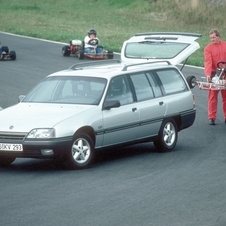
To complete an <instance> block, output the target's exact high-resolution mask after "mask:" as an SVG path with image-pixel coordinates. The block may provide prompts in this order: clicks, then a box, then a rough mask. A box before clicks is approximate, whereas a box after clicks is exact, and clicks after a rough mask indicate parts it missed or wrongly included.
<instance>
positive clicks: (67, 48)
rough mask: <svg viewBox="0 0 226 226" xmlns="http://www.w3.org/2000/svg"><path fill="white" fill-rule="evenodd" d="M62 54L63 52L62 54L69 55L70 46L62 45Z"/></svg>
mask: <svg viewBox="0 0 226 226" xmlns="http://www.w3.org/2000/svg"><path fill="white" fill-rule="evenodd" d="M62 54H63V56H70V55H71V50H70V46H63V47H62Z"/></svg>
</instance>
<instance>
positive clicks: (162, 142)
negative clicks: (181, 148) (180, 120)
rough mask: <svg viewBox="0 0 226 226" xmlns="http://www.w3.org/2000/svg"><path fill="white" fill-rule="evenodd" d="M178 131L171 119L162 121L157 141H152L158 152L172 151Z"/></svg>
mask: <svg viewBox="0 0 226 226" xmlns="http://www.w3.org/2000/svg"><path fill="white" fill-rule="evenodd" d="M177 137H178V131H177V126H176V123H175V121H174V120H173V119H166V120H164V121H163V123H162V126H161V128H160V131H159V135H158V140H156V141H154V145H155V147H156V148H157V149H158V151H160V152H169V151H172V150H173V149H174V148H175V146H176V144H177Z"/></svg>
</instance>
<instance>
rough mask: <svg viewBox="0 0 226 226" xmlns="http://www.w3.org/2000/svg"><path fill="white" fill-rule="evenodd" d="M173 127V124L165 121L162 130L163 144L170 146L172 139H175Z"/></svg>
mask: <svg viewBox="0 0 226 226" xmlns="http://www.w3.org/2000/svg"><path fill="white" fill-rule="evenodd" d="M175 136H176V135H175V128H174V126H173V124H171V123H167V124H166V125H165V127H164V131H163V137H164V141H165V144H166V145H167V146H171V145H172V144H173V143H174V141H175Z"/></svg>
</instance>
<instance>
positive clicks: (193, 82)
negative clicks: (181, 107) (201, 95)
mask: <svg viewBox="0 0 226 226" xmlns="http://www.w3.org/2000/svg"><path fill="white" fill-rule="evenodd" d="M186 80H187V83H188V85H189V87H190V89H193V88H194V87H195V85H196V78H195V76H194V75H189V76H188V77H187V78H186Z"/></svg>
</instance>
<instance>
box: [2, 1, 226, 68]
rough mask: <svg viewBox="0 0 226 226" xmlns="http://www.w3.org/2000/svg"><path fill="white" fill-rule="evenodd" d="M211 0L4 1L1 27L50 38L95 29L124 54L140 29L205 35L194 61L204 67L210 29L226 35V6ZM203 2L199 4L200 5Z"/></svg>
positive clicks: (103, 40) (72, 36)
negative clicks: (132, 37)
mask: <svg viewBox="0 0 226 226" xmlns="http://www.w3.org/2000/svg"><path fill="white" fill-rule="evenodd" d="M208 2H210V1H208V0H196V1H195V0H187V1H184V0H142V1H140V0H76V1H75V0H65V1H61V0H10V1H9V0H0V6H1V7H0V30H1V31H5V32H11V33H15V34H21V35H27V36H32V37H37V38H44V39H48V40H54V41H60V42H69V40H70V39H83V38H84V36H85V35H86V34H87V31H88V30H89V29H90V28H95V29H96V30H97V33H98V37H99V38H100V40H101V44H102V45H103V46H104V47H105V48H106V49H111V50H113V51H117V52H120V50H121V47H122V43H123V41H124V40H126V39H128V38H130V37H131V36H133V35H134V34H136V33H138V32H148V31H175V32H178V31H180V32H195V33H201V34H202V35H203V36H202V38H200V39H198V42H199V44H200V46H201V48H200V49H199V50H198V51H196V53H194V54H193V55H192V56H191V57H190V58H189V61H188V64H191V65H196V66H203V49H204V46H205V45H207V44H208V43H209V35H208V32H209V30H210V29H212V28H217V29H219V30H220V32H221V36H222V39H224V37H226V29H225V26H226V25H225V24H224V17H223V16H222V15H224V14H225V11H226V6H224V5H219V6H217V5H216V4H215V5H214V6H213V5H209V4H208ZM195 3H198V5H195Z"/></svg>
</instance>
